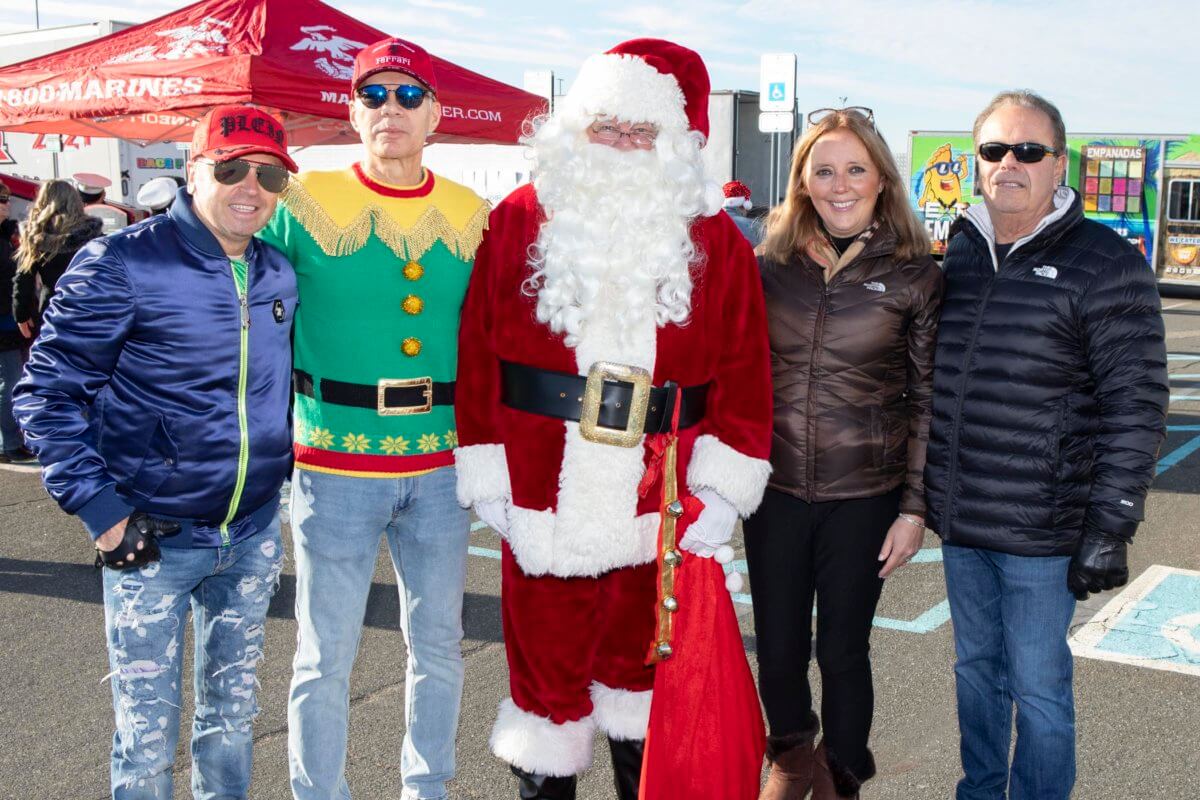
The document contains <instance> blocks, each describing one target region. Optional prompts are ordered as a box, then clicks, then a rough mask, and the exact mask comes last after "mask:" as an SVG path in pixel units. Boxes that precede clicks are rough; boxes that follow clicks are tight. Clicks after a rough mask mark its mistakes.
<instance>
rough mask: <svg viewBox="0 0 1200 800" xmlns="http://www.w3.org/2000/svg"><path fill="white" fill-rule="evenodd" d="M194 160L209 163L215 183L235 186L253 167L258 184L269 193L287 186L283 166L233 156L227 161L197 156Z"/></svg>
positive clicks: (285, 171) (277, 192)
mask: <svg viewBox="0 0 1200 800" xmlns="http://www.w3.org/2000/svg"><path fill="white" fill-rule="evenodd" d="M196 161H198V162H200V163H201V164H209V165H211V166H212V168H213V177H214V178H216V179H217V183H220V184H223V185H225V186H236V185H237V184H239V183H241V182H242V181H243V180H245V179H246V173H247V172H249V171H250V168H251V167H254V172H255V177H257V178H258V185H259V186H261V187H262V188H264V189H266V190H267V191H268V192H270V193H271V194H279V193H280V192H282V191H283V190H284V187H286V186H287V182H288V177H289V176H288V171H287V170H286V169H284V168H283V167H277V166H275V165H274V164H256V163H253V162H250V161H243V160H242V159H240V158H234V159H231V160H229V161H213V160H212V159H210V158H197V159H196Z"/></svg>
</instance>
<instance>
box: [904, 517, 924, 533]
mask: <svg viewBox="0 0 1200 800" xmlns="http://www.w3.org/2000/svg"><path fill="white" fill-rule="evenodd" d="M900 519H902V520H904V521H905V522H907V523H908V524H909V525H912V526H913V527H915V528H920V529H921V530H925V523H924V522H922V521H921V520H919V519H917V518H916V517H914V516H913V515H912V514H901V515H900Z"/></svg>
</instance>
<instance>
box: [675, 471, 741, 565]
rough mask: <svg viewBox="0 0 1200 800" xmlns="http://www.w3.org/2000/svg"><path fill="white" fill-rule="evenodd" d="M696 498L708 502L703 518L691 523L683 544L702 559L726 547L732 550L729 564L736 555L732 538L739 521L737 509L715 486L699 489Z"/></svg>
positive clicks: (685, 548) (683, 547)
mask: <svg viewBox="0 0 1200 800" xmlns="http://www.w3.org/2000/svg"><path fill="white" fill-rule="evenodd" d="M696 499H697V500H699V501H700V502H702V503H704V510H703V511H701V512H700V518H699V519H697V520H696V521H695V522H693V523H692V524H691V525H689V526H688V529H687V533H685V534H684V535H683V539H682V540H680V542H679V547H680V548H681V549H683V550H687V551H688V552H689V553H692V554H693V555H697V556H700V557H701V558H711V557H713V556H715V555H717V551H718V550H719V549H721V548H724V549H725V550H728V551H729V555H728V559H727V561H726V562H725V563H728V560H731V559H732V558H733V549H732V548H731V547H729V540H730V539H732V538H733V526H734V525H736V524H737V519H738V513H737V509H735V508H734V507H733V506H731V505H730V504H729V501H728V500H726V499H725V498H724V497H721V495H719V494H717V493H716V492H714V491H713V490H712V489H701V490H700V491H698V492H696ZM718 561H720V559H718Z"/></svg>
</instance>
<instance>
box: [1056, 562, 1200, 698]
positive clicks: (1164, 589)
mask: <svg viewBox="0 0 1200 800" xmlns="http://www.w3.org/2000/svg"><path fill="white" fill-rule="evenodd" d="M1071 651H1072V652H1073V653H1074V654H1075V655H1078V656H1085V657H1088V658H1098V659H1103V660H1106V661H1117V662H1120V663H1124V664H1136V665H1137V666H1142V667H1150V668H1152V669H1163V670H1170V671H1172V672H1184V673H1188V674H1191V675H1200V572H1196V571H1194V570H1184V569H1176V568H1173V567H1165V566H1161V565H1155V566H1153V567H1150V569H1148V570H1146V572H1144V573H1143V574H1142V575H1141V577H1139V578H1138V579H1137V580H1136V581H1134V582H1133V583H1131V584H1130V585H1129V586H1128V587H1127V588H1126V589H1125V590H1124V591H1122V592H1121V593H1120V594H1118V595H1117V596H1116V597H1114V598H1113V599H1112V600H1110V601H1109V602H1108V603H1107V604H1106V605H1105V606H1104V608H1103V609H1101V610H1100V613H1098V614H1097V615H1096V616H1095V617H1093V618H1092V619H1091V620H1090V621H1089V622H1088V623H1087V624H1086V625H1084V626H1083V627H1081V628H1080V629H1079V630H1078V631H1076V633H1075V634H1074V635H1073V636H1072V637H1071Z"/></svg>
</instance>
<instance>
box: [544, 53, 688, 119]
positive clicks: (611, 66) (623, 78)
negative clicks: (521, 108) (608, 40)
mask: <svg viewBox="0 0 1200 800" xmlns="http://www.w3.org/2000/svg"><path fill="white" fill-rule="evenodd" d="M686 107H687V104H686V101H685V99H684V96H683V90H682V89H680V88H679V83H678V81H676V80H675V77H674V76H672V75H666V74H664V73H662V72H659V71H658V70H656V69H655V68H654V67H652V66H650V64H648V63H646V61H645V60H644V59H641V58H637V57H635V56H630V55H617V54H611V53H601V54H598V55H594V56H591V57H589V58H588V59H587V61H584V62H583V67H581V68H580V70H579V77H577V78H576V79H575V83H574V84H573V85H572V86H571V91H569V92H567V96H566V97H564V98H563V99H562V104H561V108H562V109H563V112H564V113H567V114H571V115H573V116H575V117H577V118H578V119H580V120H583V119H590V118H591V117H615V118H617V119H619V120H622V121H623V122H649V123H652V124H654V125H657V126H658V127H659V128H671V129H674V130H679V131H686V130H687V129H688V118H687V111H686Z"/></svg>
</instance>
